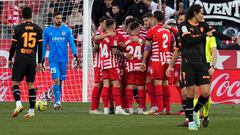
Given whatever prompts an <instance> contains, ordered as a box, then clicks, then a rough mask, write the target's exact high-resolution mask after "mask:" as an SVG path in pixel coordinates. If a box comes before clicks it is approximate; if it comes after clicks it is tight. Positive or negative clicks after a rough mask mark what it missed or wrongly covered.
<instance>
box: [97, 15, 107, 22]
mask: <svg viewBox="0 0 240 135" xmlns="http://www.w3.org/2000/svg"><path fill="white" fill-rule="evenodd" d="M107 19H108V18H107V17H106V16H102V17H101V18H100V19H99V22H100V23H101V22H103V21H106V20H107Z"/></svg>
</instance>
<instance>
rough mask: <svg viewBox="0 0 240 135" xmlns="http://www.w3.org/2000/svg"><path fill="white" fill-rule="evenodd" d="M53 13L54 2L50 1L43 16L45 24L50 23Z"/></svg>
mask: <svg viewBox="0 0 240 135" xmlns="http://www.w3.org/2000/svg"><path fill="white" fill-rule="evenodd" d="M53 13H54V4H53V3H51V4H50V6H49V9H48V13H47V14H46V15H45V16H44V20H45V22H46V25H52V18H53Z"/></svg>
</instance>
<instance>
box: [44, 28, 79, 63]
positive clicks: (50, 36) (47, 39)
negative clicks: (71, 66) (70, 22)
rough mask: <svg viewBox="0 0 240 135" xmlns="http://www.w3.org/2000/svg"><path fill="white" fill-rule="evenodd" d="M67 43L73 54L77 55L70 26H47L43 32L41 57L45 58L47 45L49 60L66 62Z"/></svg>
mask: <svg viewBox="0 0 240 135" xmlns="http://www.w3.org/2000/svg"><path fill="white" fill-rule="evenodd" d="M68 43H69V45H70V47H71V50H72V53H73V55H77V48H76V46H75V43H74V38H73V35H72V31H71V29H70V28H68V27H67V26H66V25H62V26H60V27H59V28H56V27H54V26H49V27H47V28H46V29H45V30H44V32H43V47H42V48H43V55H42V56H43V58H45V55H46V49H47V45H48V46H49V49H50V50H49V57H48V60H49V62H51V61H54V62H67V61H68Z"/></svg>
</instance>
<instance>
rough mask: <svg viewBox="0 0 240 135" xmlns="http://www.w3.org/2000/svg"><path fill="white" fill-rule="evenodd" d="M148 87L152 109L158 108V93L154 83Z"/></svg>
mask: <svg viewBox="0 0 240 135" xmlns="http://www.w3.org/2000/svg"><path fill="white" fill-rule="evenodd" d="M146 87H147V90H148V94H149V98H150V101H151V107H152V106H157V99H156V91H155V89H154V85H153V83H151V82H150V83H147V84H146Z"/></svg>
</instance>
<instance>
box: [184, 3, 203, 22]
mask: <svg viewBox="0 0 240 135" xmlns="http://www.w3.org/2000/svg"><path fill="white" fill-rule="evenodd" d="M190 19H195V20H196V21H197V22H202V21H203V20H204V19H203V8H202V7H201V6H200V5H199V4H193V5H192V6H190V7H189V8H188V10H187V13H186V20H190Z"/></svg>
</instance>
